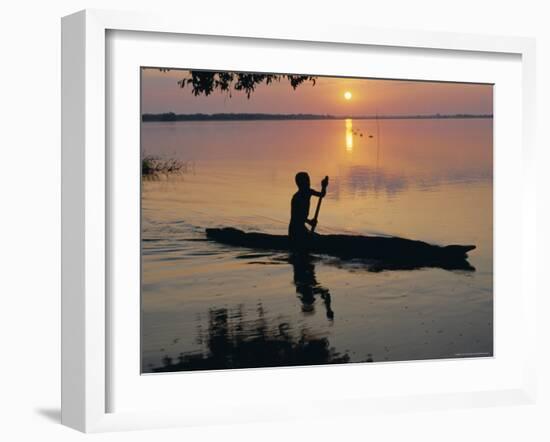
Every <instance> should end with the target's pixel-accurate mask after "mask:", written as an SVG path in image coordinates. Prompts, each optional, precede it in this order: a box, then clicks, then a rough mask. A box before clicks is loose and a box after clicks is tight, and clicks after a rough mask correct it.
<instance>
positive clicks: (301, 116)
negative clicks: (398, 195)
mask: <svg viewBox="0 0 550 442" xmlns="http://www.w3.org/2000/svg"><path fill="white" fill-rule="evenodd" d="M422 118H424V119H437V118H440V119H445V118H457V119H458V118H493V114H492V113H490V114H487V113H444V114H443V113H430V114H381V115H380V114H376V115H372V114H365V115H333V114H311V113H266V112H215V113H203V112H195V113H186V114H184V113H182V114H176V113H174V112H161V113H149V112H146V113H142V114H141V120H142V122H169V121H178V120H179V121H185V120H195V121H200V120H224V119H225V120H230V119H239V120H255V119H256V120H258V119H265V120H277V119H279V120H282V119H287V120H288V119H294V120H306V119H316V120H330V119H332V120H345V119H356V120H368V119H373V120H374V119H422Z"/></svg>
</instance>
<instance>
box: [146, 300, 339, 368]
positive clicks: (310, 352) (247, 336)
mask: <svg viewBox="0 0 550 442" xmlns="http://www.w3.org/2000/svg"><path fill="white" fill-rule="evenodd" d="M257 315H258V317H257V318H256V319H255V320H252V321H247V320H245V318H244V314H243V311H242V306H240V307H238V308H235V309H227V308H221V309H210V311H209V320H208V330H207V331H205V332H202V331H201V329H200V328H199V329H198V330H199V331H198V335H199V339H200V340H201V341H202V342H204V343H205V344H206V350H205V351H204V352H199V353H196V352H194V353H180V354H179V356H178V358H177V359H176V360H174V359H173V358H172V357H170V356H168V355H166V356H165V357H164V358H163V359H162V365H161V366H158V367H149V368H148V369H147V370H146V371H148V372H153V373H161V372H175V371H191V370H216V369H235V368H259V367H282V366H299V365H321V364H343V363H347V362H349V361H350V357H349V355H348V354H347V353H344V354H340V353H338V352H336V351H335V350H334V348H332V347H331V346H330V343H329V340H328V339H327V338H326V337H319V336H315V335H313V334H312V333H310V332H309V331H308V330H307V329H306V328H301V329H300V330H298V331H297V332H295V333H293V332H292V329H291V326H290V324H289V323H288V322H280V321H276V322H273V321H268V320H267V319H266V317H265V312H264V309H263V307H262V305H261V304H259V305H258V309H257Z"/></svg>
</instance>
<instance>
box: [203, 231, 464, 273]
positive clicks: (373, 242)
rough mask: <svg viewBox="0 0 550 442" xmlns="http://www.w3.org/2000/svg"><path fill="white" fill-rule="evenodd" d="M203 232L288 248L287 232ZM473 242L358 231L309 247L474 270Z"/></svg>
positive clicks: (387, 264)
mask: <svg viewBox="0 0 550 442" xmlns="http://www.w3.org/2000/svg"><path fill="white" fill-rule="evenodd" d="M206 236H207V237H208V238H209V239H211V240H213V241H217V242H219V243H223V244H228V245H231V246H238V247H246V248H251V249H264V250H278V251H289V250H290V243H289V240H288V237H287V236H286V235H269V234H266V233H256V232H248V233H247V232H243V231H242V230H239V229H234V228H232V227H226V228H222V229H206ZM473 249H475V246H473V245H468V246H463V245H450V246H436V245H432V244H428V243H425V242H422V241H415V240H410V239H404V238H397V237H384V236H358V235H317V234H315V235H314V236H313V237H312V239H311V242H310V245H309V251H310V252H312V253H317V254H324V255H330V256H335V257H338V258H341V259H346V260H347V259H367V260H376V261H380V262H382V263H384V265H382V268H392V267H395V268H419V267H441V268H444V269H464V270H473V267H471V266H470V264H468V262H467V261H466V258H467V253H468V252H469V251H470V250H473Z"/></svg>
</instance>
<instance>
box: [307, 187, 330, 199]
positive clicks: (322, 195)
mask: <svg viewBox="0 0 550 442" xmlns="http://www.w3.org/2000/svg"><path fill="white" fill-rule="evenodd" d="M309 193H311V194H312V195H313V196H318V197H319V198H324V197H325V195H326V194H327V189H325V188H323V190H321V191H320V192H318V191H317V190H315V189H309Z"/></svg>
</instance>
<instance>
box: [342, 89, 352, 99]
mask: <svg viewBox="0 0 550 442" xmlns="http://www.w3.org/2000/svg"><path fill="white" fill-rule="evenodd" d="M351 97H352V95H351V92H350V91H346V92H344V98H345V99H346V100H351Z"/></svg>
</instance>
